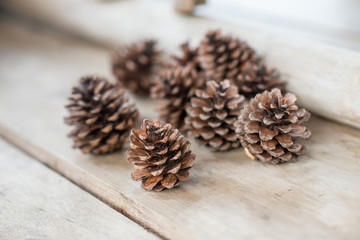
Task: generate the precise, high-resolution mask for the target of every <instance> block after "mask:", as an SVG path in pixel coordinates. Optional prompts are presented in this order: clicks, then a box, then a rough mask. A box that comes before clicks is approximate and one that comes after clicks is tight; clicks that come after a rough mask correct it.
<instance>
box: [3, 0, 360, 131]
mask: <svg viewBox="0 0 360 240" xmlns="http://www.w3.org/2000/svg"><path fill="white" fill-rule="evenodd" d="M2 4H3V6H4V7H6V8H9V9H12V10H13V11H17V12H20V13H23V14H25V15H30V16H32V17H35V18H36V19H39V20H41V21H44V22H46V23H47V24H49V25H52V26H57V27H59V28H63V29H66V30H67V31H70V32H73V33H74V34H76V35H83V36H87V37H88V38H91V39H95V40H97V41H98V42H102V43H105V44H106V45H108V46H110V47H114V46H115V45H117V44H118V43H119V42H128V41H133V40H137V39H139V38H140V37H153V38H156V39H159V40H160V44H161V46H162V47H164V49H166V50H167V51H170V52H174V51H175V49H177V46H178V45H179V43H181V42H183V41H185V40H189V39H192V40H193V42H194V43H198V42H199V41H200V39H201V38H202V36H203V34H204V33H205V32H206V31H207V30H208V29H213V28H221V29H223V32H224V33H232V34H234V35H236V36H239V37H241V38H242V39H244V40H246V41H248V42H249V43H250V44H251V45H252V46H253V47H254V48H255V49H256V50H257V51H258V52H259V53H260V54H262V55H263V56H264V57H265V60H266V62H267V63H268V65H269V66H271V67H275V68H277V69H278V70H279V72H280V73H281V74H282V78H283V80H284V81H286V82H287V83H288V84H287V88H288V89H289V90H290V91H292V92H294V93H296V94H297V95H298V96H299V103H300V104H301V105H303V106H304V107H306V108H308V109H310V110H311V111H313V112H316V113H317V114H319V115H321V116H324V117H326V118H330V119H333V120H336V121H339V122H342V123H346V124H349V125H352V126H356V127H358V128H359V127H360V98H359V97H358V93H359V92H360V52H359V51H351V50H349V49H347V48H348V47H346V48H343V47H339V46H335V45H332V44H327V43H324V41H325V42H329V40H328V38H326V39H325V38H323V37H322V38H320V39H321V40H322V41H319V40H315V39H314V36H313V35H314V34H312V35H311V36H310V35H308V34H304V33H301V32H300V33H299V32H298V33H297V34H296V33H295V32H294V31H288V32H284V31H282V32H279V31H277V30H275V28H274V27H271V28H268V27H264V26H262V27H259V24H254V22H251V21H243V22H241V23H238V24H237V25H231V24H227V23H224V22H221V21H214V20H210V19H206V18H196V17H184V16H181V15H178V14H175V13H174V11H173V9H172V5H171V4H172V2H171V1H148V0H147V1H141V0H133V1H113V2H111V3H110V2H107V3H104V2H101V1H87V0H80V1H76V2H74V1H71V0H55V1H51V2H44V1H41V0H31V1H28V0H12V1H6V2H4V3H2ZM69 11H71V14H70V15H69ZM232 20H233V19H232ZM237 21H238V19H237ZM150 24H151V27H149V25H150ZM260 25H261V24H260ZM319 32H321V31H317V33H319ZM333 35H334V34H333ZM335 35H336V36H338V38H339V39H341V38H344V39H345V40H344V44H343V45H349V43H347V42H346V36H347V35H348V34H347V33H346V32H335ZM317 39H318V38H317ZM339 39H338V40H336V41H335V42H336V45H341V43H340V42H341V40H339ZM356 39H358V37H356ZM330 42H334V41H330ZM354 44H358V45H359V43H358V41H357V40H356V41H352V45H354ZM353 48H357V49H359V46H357V47H353Z"/></svg>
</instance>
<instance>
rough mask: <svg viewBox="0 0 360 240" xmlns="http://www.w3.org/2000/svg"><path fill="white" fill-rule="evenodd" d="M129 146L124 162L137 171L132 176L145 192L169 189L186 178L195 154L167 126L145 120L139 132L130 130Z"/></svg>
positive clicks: (183, 139)
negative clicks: (126, 161)
mask: <svg viewBox="0 0 360 240" xmlns="http://www.w3.org/2000/svg"><path fill="white" fill-rule="evenodd" d="M130 143H131V147H130V148H129V149H128V150H127V160H128V161H129V163H132V164H134V166H135V169H136V171H135V172H133V173H132V174H131V177H132V179H133V180H134V181H138V180H141V181H142V185H141V186H142V187H143V188H145V189H146V190H155V191H161V190H163V189H165V188H168V189H169V188H172V187H174V186H177V185H179V184H180V182H181V181H186V180H187V179H188V178H189V169H190V168H191V167H192V166H193V163H194V160H195V154H192V153H191V151H190V142H189V141H188V140H186V139H185V137H184V136H183V135H181V134H180V132H179V130H177V129H173V128H172V127H171V125H170V124H168V123H167V124H166V123H164V122H161V121H159V120H153V121H152V122H150V121H149V120H144V121H143V123H142V125H141V130H137V129H133V130H131V135H130Z"/></svg>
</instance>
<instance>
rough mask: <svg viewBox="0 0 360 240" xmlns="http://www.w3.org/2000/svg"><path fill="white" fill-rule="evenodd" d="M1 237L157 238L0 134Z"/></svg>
mask: <svg viewBox="0 0 360 240" xmlns="http://www.w3.org/2000/svg"><path fill="white" fill-rule="evenodd" d="M0 169H1V174H0V238H1V239H120V238H121V239H158V237H156V236H155V235H154V234H152V233H149V232H147V231H146V230H145V229H143V228H142V227H140V226H139V225H137V224H136V223H134V222H132V221H131V220H129V219H128V218H126V217H124V216H123V215H121V214H120V213H118V212H116V211H115V210H114V209H112V208H110V207H109V206H107V205H105V204H104V203H102V202H100V201H99V200H98V199H96V198H94V197H93V196H91V195H90V194H88V193H87V192H84V191H83V190H81V189H79V187H77V186H76V185H74V184H73V183H71V182H69V181H68V180H67V179H65V178H63V177H61V176H60V175H59V174H57V173H55V172H53V171H52V170H50V169H48V168H47V167H45V166H44V165H42V164H41V163H39V162H38V161H36V160H34V159H32V158H31V157H29V156H27V155H25V153H23V152H21V151H20V150H18V149H16V148H15V147H13V146H11V145H10V144H9V143H7V142H5V141H4V140H3V139H2V138H0Z"/></svg>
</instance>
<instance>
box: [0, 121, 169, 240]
mask: <svg viewBox="0 0 360 240" xmlns="http://www.w3.org/2000/svg"><path fill="white" fill-rule="evenodd" d="M1 138H3V139H5V140H6V141H7V142H9V143H10V144H12V145H13V146H15V147H16V148H17V149H19V150H20V151H22V152H24V153H26V154H27V155H29V156H30V157H33V158H34V159H36V160H38V161H40V162H42V163H43V164H45V165H46V166H48V167H49V168H50V169H52V170H54V171H55V172H57V173H59V174H60V175H61V176H63V177H65V178H66V179H68V180H70V181H71V182H72V183H74V184H75V185H77V186H78V187H80V188H81V189H83V190H84V191H86V192H88V193H90V194H91V195H92V196H94V197H96V198H97V199H99V200H100V201H102V202H104V203H105V204H107V205H108V206H109V207H111V208H113V209H114V210H116V211H117V212H119V213H120V214H122V215H124V216H125V217H127V218H128V219H130V220H131V221H133V222H135V223H137V224H138V225H139V226H141V227H143V228H144V229H145V230H147V231H149V232H151V233H153V234H155V235H156V236H158V237H160V238H162V239H168V238H166V237H165V236H163V235H162V234H161V233H159V232H157V231H156V230H154V229H153V228H151V227H150V226H148V225H147V224H146V222H144V221H142V219H141V218H138V217H137V216H139V215H141V212H142V211H148V210H147V209H146V210H145V209H143V208H142V207H141V206H139V205H137V204H136V203H135V202H134V201H133V200H132V199H130V198H129V197H127V196H126V195H124V194H123V193H120V192H118V191H116V190H114V191H108V188H109V187H110V188H111V186H109V185H108V184H106V183H105V182H103V181H102V180H101V179H99V178H97V177H95V176H94V175H90V174H89V173H87V172H85V171H84V170H82V169H80V168H79V167H77V166H75V165H72V164H71V163H69V162H65V161H61V160H60V159H59V158H57V157H55V156H53V155H52V154H50V153H48V152H46V151H45V150H43V149H41V148H40V147H37V146H36V145H35V144H32V143H31V142H29V141H27V140H26V139H23V138H21V137H20V136H17V135H16V134H15V133H13V132H12V131H11V130H9V129H8V128H7V127H5V126H4V125H2V124H0V139H1ZM100 183H101V185H100ZM89 186H91V187H89ZM102 186H103V187H104V188H102ZM115 192H116V194H115ZM124 206H128V207H124ZM129 209H132V211H131V213H130V212H129V211H128V210H129ZM152 214H154V216H156V213H152ZM159 217H160V216H159Z"/></svg>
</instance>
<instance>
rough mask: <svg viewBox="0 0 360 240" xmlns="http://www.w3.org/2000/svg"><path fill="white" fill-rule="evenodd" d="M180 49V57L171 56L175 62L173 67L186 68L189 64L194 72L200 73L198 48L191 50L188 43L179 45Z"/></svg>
mask: <svg viewBox="0 0 360 240" xmlns="http://www.w3.org/2000/svg"><path fill="white" fill-rule="evenodd" d="M180 48H181V50H182V55H181V56H175V55H173V56H172V58H173V59H174V60H175V65H180V66H187V65H189V64H191V65H192V66H193V68H195V70H196V71H198V72H199V71H201V70H202V69H201V67H200V63H199V60H198V52H199V48H195V49H191V48H190V47H189V43H188V42H185V43H183V44H181V45H180Z"/></svg>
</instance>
